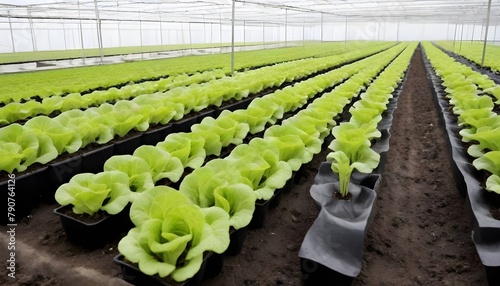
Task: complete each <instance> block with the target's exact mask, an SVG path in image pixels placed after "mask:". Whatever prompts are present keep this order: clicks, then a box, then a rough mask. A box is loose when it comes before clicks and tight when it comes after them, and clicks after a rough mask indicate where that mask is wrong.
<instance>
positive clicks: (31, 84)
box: [0, 42, 382, 104]
mask: <svg viewBox="0 0 500 286" xmlns="http://www.w3.org/2000/svg"><path fill="white" fill-rule="evenodd" d="M369 45H370V43H368V42H352V43H349V44H348V45H347V46H346V47H344V45H343V43H321V44H311V45H306V46H305V47H291V48H280V49H271V50H258V51H247V52H238V53H236V54H235V69H236V70H243V69H247V68H253V67H259V66H263V65H268V64H272V63H280V62H285V61H290V60H296V59H301V58H307V57H313V56H316V55H324V54H325V50H326V51H331V54H337V53H343V52H345V51H350V50H353V49H360V48H364V47H368V46H369ZM379 45H382V43H381V44H379ZM230 59H231V55H229V54H213V55H203V56H188V57H179V58H170V59H163V60H148V61H140V62H129V63H121V64H108V65H100V66H91V67H77V68H70V69H68V68H66V69H59V70H50V71H38V72H25V73H15V74H0V83H1V86H2V90H1V91H0V103H4V104H5V103H9V102H12V101H14V102H19V101H21V100H28V99H30V98H31V97H34V96H39V97H41V98H45V97H48V96H54V95H59V96H60V95H64V94H70V93H76V92H86V91H89V90H95V89H103V88H110V87H113V86H117V85H122V84H127V83H134V82H138V81H144V80H151V79H158V78H161V77H166V76H171V75H179V74H194V73H196V72H203V71H206V70H212V69H223V70H224V72H225V73H226V74H229V73H230V62H231V60H230Z"/></svg>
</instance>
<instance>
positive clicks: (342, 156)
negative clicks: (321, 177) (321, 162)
mask: <svg viewBox="0 0 500 286" xmlns="http://www.w3.org/2000/svg"><path fill="white" fill-rule="evenodd" d="M332 134H333V136H334V137H335V139H334V140H333V141H332V143H330V145H329V146H328V148H329V149H330V150H332V151H333V152H331V153H330V154H329V155H328V156H327V161H328V162H331V167H332V171H333V172H335V173H336V174H338V176H339V181H340V190H339V191H340V194H341V195H342V196H346V195H347V193H348V192H349V190H348V186H349V181H350V177H351V173H352V171H353V170H354V169H357V170H358V171H359V172H362V173H370V172H372V171H373V169H375V168H376V167H377V166H378V164H379V161H380V155H379V154H378V153H377V152H375V151H374V150H372V149H371V148H370V145H371V144H370V140H371V139H373V138H378V137H380V136H381V133H380V131H378V130H377V129H376V123H373V124H365V125H362V126H360V127H358V126H356V124H355V123H351V122H344V123H341V124H340V125H339V126H336V127H334V128H333V129H332Z"/></svg>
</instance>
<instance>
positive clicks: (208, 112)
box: [196, 109, 215, 123]
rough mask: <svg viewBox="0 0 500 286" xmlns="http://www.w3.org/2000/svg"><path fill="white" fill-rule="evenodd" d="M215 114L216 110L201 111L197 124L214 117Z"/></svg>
mask: <svg viewBox="0 0 500 286" xmlns="http://www.w3.org/2000/svg"><path fill="white" fill-rule="evenodd" d="M214 114H215V109H211V110H207V111H200V114H198V116H197V117H196V123H200V122H201V121H202V120H203V118H205V117H208V116H211V117H214Z"/></svg>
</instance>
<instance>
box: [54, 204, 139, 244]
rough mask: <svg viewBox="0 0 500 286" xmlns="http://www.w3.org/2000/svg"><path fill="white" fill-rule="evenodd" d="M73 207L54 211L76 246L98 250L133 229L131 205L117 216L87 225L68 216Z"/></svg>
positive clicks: (110, 216)
mask: <svg viewBox="0 0 500 286" xmlns="http://www.w3.org/2000/svg"><path fill="white" fill-rule="evenodd" d="M71 209H72V206H71V205H68V206H61V207H58V208H56V209H54V213H55V214H56V215H58V216H59V218H60V220H61V224H62V226H63V228H64V231H65V232H66V235H67V237H68V239H69V240H70V241H71V242H72V243H75V244H78V245H81V246H83V247H85V248H87V249H97V248H100V247H103V246H104V245H106V244H107V243H109V242H111V241H113V240H114V239H116V238H119V237H121V236H124V235H125V234H126V232H127V231H128V230H130V229H131V228H132V227H133V224H132V222H131V221H130V217H129V212H130V204H128V205H127V206H126V207H125V209H123V211H121V212H120V213H118V214H116V215H107V216H105V217H104V218H103V219H101V220H99V221H97V222H94V223H87V222H84V221H81V220H79V219H77V218H74V217H72V216H70V215H68V214H67V212H68V211H71Z"/></svg>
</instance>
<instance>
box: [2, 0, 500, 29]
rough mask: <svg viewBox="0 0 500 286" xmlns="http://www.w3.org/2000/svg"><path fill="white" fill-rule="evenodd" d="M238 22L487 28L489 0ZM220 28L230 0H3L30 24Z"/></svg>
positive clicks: (240, 8)
mask: <svg viewBox="0 0 500 286" xmlns="http://www.w3.org/2000/svg"><path fill="white" fill-rule="evenodd" d="M235 2H236V4H235V20H236V21H245V22H246V23H248V24H252V23H255V24H257V23H262V22H266V23H276V24H283V23H288V24H290V25H303V24H307V25H312V24H318V23H320V22H322V21H327V22H337V21H345V19H346V18H348V19H349V21H379V22H397V21H407V22H432V23H438V22H441V23H442V22H444V23H461V24H462V23H476V24H481V23H485V22H486V15H487V11H488V1H487V0H458V1H437V0H419V1H410V0H378V1H371V0H307V1H303V0H284V1H277V0H236V1H235ZM96 6H97V8H98V11H99V17H100V18H101V19H102V20H127V21H137V20H141V21H152V22H157V21H164V22H192V23H196V22H199V23H219V22H220V21H228V20H230V19H232V1H231V0H176V1H165V0H126V1H115V0H80V1H77V0H72V1H58V0H0V17H4V18H5V17H11V18H32V19H85V20H93V19H96ZM490 15H491V16H490V23H491V24H493V25H496V24H498V23H499V22H500V0H491V14H490Z"/></svg>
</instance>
